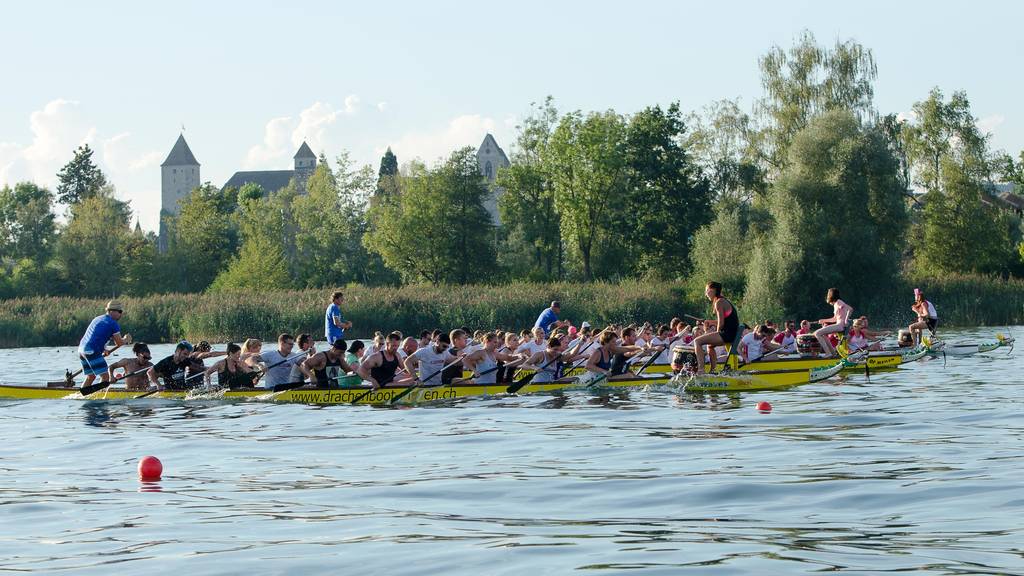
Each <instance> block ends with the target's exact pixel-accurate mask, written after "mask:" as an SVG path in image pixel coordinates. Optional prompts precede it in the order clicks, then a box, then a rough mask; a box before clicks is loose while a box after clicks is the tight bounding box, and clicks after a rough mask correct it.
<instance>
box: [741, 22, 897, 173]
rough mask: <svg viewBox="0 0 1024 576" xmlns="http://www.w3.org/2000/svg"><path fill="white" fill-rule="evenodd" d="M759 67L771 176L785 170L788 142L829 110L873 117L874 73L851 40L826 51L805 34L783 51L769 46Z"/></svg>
mask: <svg viewBox="0 0 1024 576" xmlns="http://www.w3.org/2000/svg"><path fill="white" fill-rule="evenodd" d="M759 65H760V68H761V85H762V86H763V87H764V90H765V96H764V98H763V99H762V100H761V101H760V102H759V104H758V109H759V111H760V115H761V117H762V118H763V120H764V121H765V123H766V126H765V128H764V133H763V137H764V141H763V147H764V148H763V153H764V156H765V160H766V161H767V163H768V164H769V166H771V167H772V168H774V169H775V170H776V171H778V170H781V169H783V168H785V165H786V161H787V159H788V158H789V154H788V151H789V146H790V143H791V142H792V140H793V138H794V137H795V135H796V134H797V133H798V132H800V131H801V130H803V129H804V128H805V127H806V126H807V125H808V124H809V123H810V121H811V119H813V118H814V117H815V116H817V115H819V114H822V113H824V112H828V111H830V110H848V111H851V112H852V113H853V114H855V115H856V116H857V117H858V118H859V119H860V120H861V121H866V120H872V119H873V118H874V116H875V111H874V107H873V103H872V100H873V98H874V81H875V78H877V76H878V68H877V66H876V65H875V58H874V55H873V54H872V53H871V50H870V49H868V48H865V47H864V46H862V45H861V44H859V43H857V42H855V41H853V40H846V41H842V42H840V41H836V44H835V46H834V47H833V48H831V49H829V48H826V47H823V46H819V45H818V43H817V41H816V40H815V38H814V34H812V33H811V32H809V31H806V30H805V31H804V32H803V33H802V34H801V35H800V37H799V38H798V39H797V42H796V44H795V45H794V46H793V47H791V48H790V49H789V50H788V51H786V50H783V49H782V48H781V47H779V46H774V47H772V49H771V50H769V51H768V53H767V54H765V55H764V56H762V57H761V59H760V61H759Z"/></svg>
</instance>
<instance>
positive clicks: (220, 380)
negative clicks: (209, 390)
mask: <svg viewBox="0 0 1024 576" xmlns="http://www.w3.org/2000/svg"><path fill="white" fill-rule="evenodd" d="M227 352H228V355H227V356H225V357H224V359H223V360H220V361H218V362H216V363H215V364H214V365H213V366H210V367H209V368H207V369H206V370H205V371H204V372H203V379H204V380H205V381H206V385H207V386H209V385H210V384H211V376H212V375H213V374H214V373H215V372H216V374H217V384H218V385H219V386H221V387H226V388H230V389H235V388H249V387H251V386H253V385H254V384H255V382H254V380H255V379H256V378H259V373H258V372H256V371H254V370H253V369H252V367H251V366H249V364H247V363H246V362H245V361H243V360H242V347H241V346H239V345H238V344H235V343H234V342H228V347H227Z"/></svg>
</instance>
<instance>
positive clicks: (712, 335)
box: [693, 332, 725, 374]
mask: <svg viewBox="0 0 1024 576" xmlns="http://www.w3.org/2000/svg"><path fill="white" fill-rule="evenodd" d="M719 344H725V341H724V340H722V336H721V334H719V333H718V332H708V333H707V334H702V335H700V336H698V337H697V339H696V340H694V341H693V347H694V349H695V351H696V353H697V373H698V374H703V373H704V347H705V346H707V347H708V356H709V357H710V358H711V371H712V372H714V371H715V367H716V361H717V360H718V359H717V358H715V346H718V345H719Z"/></svg>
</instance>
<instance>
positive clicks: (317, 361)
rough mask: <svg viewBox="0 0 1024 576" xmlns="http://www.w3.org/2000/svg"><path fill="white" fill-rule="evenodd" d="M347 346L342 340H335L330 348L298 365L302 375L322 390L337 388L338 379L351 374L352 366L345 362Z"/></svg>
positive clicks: (338, 384)
mask: <svg viewBox="0 0 1024 576" xmlns="http://www.w3.org/2000/svg"><path fill="white" fill-rule="evenodd" d="M347 350H348V344H347V343H346V342H345V341H344V340H335V341H334V343H333V344H331V347H330V348H328V349H327V350H324V351H323V352H320V353H318V354H315V355H313V356H311V357H309V358H307V359H306V360H305V361H303V362H302V364H301V365H300V368H299V369H300V370H302V374H303V375H304V376H305V377H306V378H309V383H310V384H312V385H313V386H316V387H319V386H322V387H324V388H331V387H332V386H334V387H339V386H340V383H339V379H340V378H341V377H342V376H344V375H346V374H348V373H349V372H353V371H354V370H353V368H352V366H349V363H348V362H346V361H345V352H346V351H347Z"/></svg>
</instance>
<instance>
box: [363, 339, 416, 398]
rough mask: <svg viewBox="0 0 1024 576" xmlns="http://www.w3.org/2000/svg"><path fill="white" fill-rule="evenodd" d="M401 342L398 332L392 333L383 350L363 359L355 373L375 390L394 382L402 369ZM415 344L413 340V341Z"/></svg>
mask: <svg viewBox="0 0 1024 576" xmlns="http://www.w3.org/2000/svg"><path fill="white" fill-rule="evenodd" d="M401 341H402V334H401V333H400V332H392V333H390V334H388V335H387V339H386V340H385V341H384V349H383V350H381V351H380V352H377V353H376V354H371V355H369V356H368V357H366V358H364V359H363V362H362V363H360V364H359V366H358V367H357V368H356V373H357V374H359V377H360V378H362V379H363V380H366V381H367V382H369V383H370V384H372V385H373V389H374V390H376V389H377V388H380V387H381V386H387V385H388V384H390V383H392V382H394V381H395V376H396V375H397V373H398V372H399V371H400V370H401V368H402V360H401V355H400V351H399V348H398V344H399V342H401ZM413 342H415V340H413Z"/></svg>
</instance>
